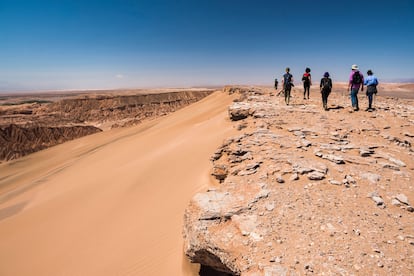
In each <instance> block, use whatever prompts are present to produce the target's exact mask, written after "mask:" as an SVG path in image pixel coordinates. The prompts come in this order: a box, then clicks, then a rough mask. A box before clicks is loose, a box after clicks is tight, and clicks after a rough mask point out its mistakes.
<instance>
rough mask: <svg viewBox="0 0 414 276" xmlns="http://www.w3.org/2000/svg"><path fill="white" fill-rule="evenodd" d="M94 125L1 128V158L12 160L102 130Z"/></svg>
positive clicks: (12, 126) (13, 126) (14, 126)
mask: <svg viewBox="0 0 414 276" xmlns="http://www.w3.org/2000/svg"><path fill="white" fill-rule="evenodd" d="M100 131H101V130H100V129H99V128H96V127H93V126H67V127H42V126H37V127H21V126H17V125H10V126H8V127H5V128H0V144H1V148H0V160H6V161H8V160H12V159H17V158H19V157H22V156H25V155H27V154H30V153H33V152H36V151H39V150H42V149H46V148H48V147H51V146H55V145H57V144H61V143H64V142H66V141H70V140H73V139H76V138H80V137H83V136H86V135H90V134H93V133H97V132H100Z"/></svg>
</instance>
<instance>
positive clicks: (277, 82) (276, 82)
mask: <svg viewBox="0 0 414 276" xmlns="http://www.w3.org/2000/svg"><path fill="white" fill-rule="evenodd" d="M278 84H279V81H278V80H277V79H275V90H276V91H277V86H278Z"/></svg>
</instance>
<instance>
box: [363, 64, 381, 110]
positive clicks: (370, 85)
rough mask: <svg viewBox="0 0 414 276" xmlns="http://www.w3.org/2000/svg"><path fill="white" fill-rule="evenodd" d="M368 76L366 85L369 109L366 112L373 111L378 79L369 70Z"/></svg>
mask: <svg viewBox="0 0 414 276" xmlns="http://www.w3.org/2000/svg"><path fill="white" fill-rule="evenodd" d="M367 75H368V77H367V78H366V79H365V81H364V84H365V85H366V86H367V92H366V94H367V97H368V108H367V109H366V110H365V111H373V108H372V100H373V98H374V94H375V95H376V94H377V85H378V79H377V77H376V76H374V73H372V71H371V70H368V72H367Z"/></svg>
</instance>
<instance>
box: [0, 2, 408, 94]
mask: <svg viewBox="0 0 414 276" xmlns="http://www.w3.org/2000/svg"><path fill="white" fill-rule="evenodd" d="M413 26H414V1H412V0H398V1H383V0H377V1H357V0H355V1H350V0H347V1H332V0H330V1H325V0H313V1H309V0H308V1H275V0H274V1H261V0H256V1H244V0H239V1H236V0H208V1H207V0H206V1H196V0H193V1H188V0H183V1H180V0H176V1H172V0H171V1H160V0H148V1H147V0H118V1H115V0H112V1H110V0H99V1H98V0H96V1H94V0H54V1H52V0H49V1H47V0H32V1H29V0H26V1H23V0H0V34H1V36H0V91H3V92H4V91H16V90H53V89H100V88H131V87H134V88H135V87H136V88H139V87H167V86H169V87H187V86H205V85H223V84H268V85H272V83H273V79H274V78H275V77H278V78H279V79H280V78H281V75H282V74H283V73H284V69H285V67H287V66H289V67H290V68H291V72H292V73H293V75H294V77H296V80H299V79H300V77H301V75H302V73H303V72H304V69H305V68H306V67H310V68H311V69H312V72H311V73H312V75H313V78H314V79H319V78H320V77H321V76H322V74H323V72H325V71H329V72H330V74H331V76H332V77H333V79H334V80H335V81H345V80H346V79H347V77H348V75H349V71H350V67H351V65H352V64H354V63H355V64H358V65H359V66H360V68H361V71H363V73H365V72H366V70H368V69H372V70H373V71H374V73H375V74H376V75H377V76H378V77H379V79H380V81H381V80H382V81H395V80H405V81H406V80H412V81H414V53H413V49H414V47H413V46H414V31H413Z"/></svg>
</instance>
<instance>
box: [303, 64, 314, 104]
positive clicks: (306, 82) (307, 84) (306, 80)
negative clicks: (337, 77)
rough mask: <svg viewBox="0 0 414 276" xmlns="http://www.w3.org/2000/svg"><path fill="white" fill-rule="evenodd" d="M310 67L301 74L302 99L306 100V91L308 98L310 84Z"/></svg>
mask: <svg viewBox="0 0 414 276" xmlns="http://www.w3.org/2000/svg"><path fill="white" fill-rule="evenodd" d="M310 71H311V69H310V68H308V67H307V68H306V69H305V73H304V74H303V76H302V82H303V99H304V100H306V92H307V93H308V100H309V90H310V86H311V85H312V79H311V74H310Z"/></svg>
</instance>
